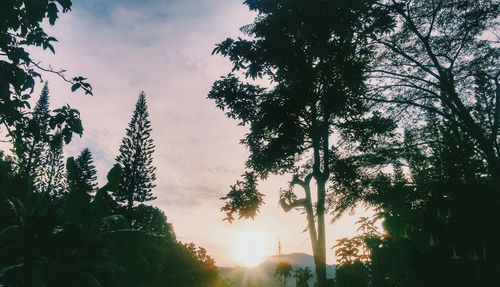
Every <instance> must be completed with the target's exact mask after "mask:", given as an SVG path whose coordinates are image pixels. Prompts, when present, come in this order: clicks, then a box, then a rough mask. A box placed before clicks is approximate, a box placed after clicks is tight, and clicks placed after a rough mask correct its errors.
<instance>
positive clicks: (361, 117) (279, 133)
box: [208, 1, 391, 287]
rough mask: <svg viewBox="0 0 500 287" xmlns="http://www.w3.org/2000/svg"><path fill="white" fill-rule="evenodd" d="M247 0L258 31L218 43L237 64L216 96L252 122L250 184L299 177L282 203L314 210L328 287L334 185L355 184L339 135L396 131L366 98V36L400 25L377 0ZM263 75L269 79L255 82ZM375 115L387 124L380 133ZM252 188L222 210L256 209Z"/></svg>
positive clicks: (315, 238) (310, 215) (258, 199)
mask: <svg viewBox="0 0 500 287" xmlns="http://www.w3.org/2000/svg"><path fill="white" fill-rule="evenodd" d="M245 4H247V6H248V7H249V8H250V10H253V11H255V12H256V13H257V15H258V16H257V17H256V18H255V21H254V22H253V23H252V24H250V25H247V26H244V27H243V28H242V29H241V30H242V31H243V32H244V33H245V34H246V36H248V37H246V38H238V39H226V40H225V41H223V42H221V43H219V44H217V45H216V47H215V49H214V51H213V53H217V54H221V55H222V56H225V57H227V58H229V60H230V61H231V63H232V66H233V68H232V71H231V74H229V75H227V76H225V77H222V78H221V79H220V80H218V81H216V82H215V83H214V84H213V86H212V90H211V91H210V92H209V94H208V98H210V99H213V100H214V101H215V104H216V106H217V107H218V108H220V109H221V110H223V111H225V113H226V115H227V116H228V117H229V118H232V119H235V120H237V121H238V122H239V125H243V126H248V127H249V132H248V133H247V134H246V135H245V138H244V139H242V141H241V143H242V144H244V145H245V146H246V147H247V148H248V149H249V151H250V156H249V158H248V160H247V162H246V166H247V168H248V169H249V170H250V171H249V172H248V173H246V174H245V175H244V177H247V178H250V179H251V180H252V183H249V184H247V186H249V187H253V186H254V184H253V180H255V177H261V178H265V177H267V176H268V175H270V174H276V173H279V174H283V173H293V174H294V177H293V180H292V181H291V188H290V189H289V190H288V191H287V192H288V195H290V196H284V197H283V196H282V200H281V201H280V204H281V206H282V207H283V209H284V210H285V211H289V210H291V209H292V208H302V209H304V210H305V213H306V217H307V222H308V226H307V229H308V231H309V233H310V238H311V244H312V247H313V248H312V250H313V253H314V256H315V259H316V260H315V263H316V264H317V265H316V273H317V277H318V280H319V286H320V287H323V286H325V285H326V269H325V268H326V267H325V264H326V262H325V260H326V249H325V244H326V243H325V240H326V239H325V209H326V195H327V192H329V190H327V182H328V181H329V180H331V181H334V182H335V183H336V184H340V185H342V183H347V182H349V180H341V179H340V178H341V176H340V173H339V176H332V174H334V173H335V167H338V165H335V163H336V161H337V159H338V158H340V155H341V151H344V150H341V148H346V147H347V146H345V145H342V144H341V143H340V142H341V141H332V140H331V137H333V135H337V136H342V135H343V133H342V132H340V131H342V130H344V131H345V133H347V134H349V132H348V131H347V129H344V127H346V128H347V126H348V125H347V123H351V122H352V123H354V122H358V123H359V124H360V125H363V126H366V129H365V131H369V132H367V133H365V134H366V136H367V137H370V136H376V135H378V134H384V133H386V132H387V130H388V128H389V127H387V125H381V124H380V122H382V121H379V119H380V117H378V118H375V117H374V116H373V115H370V114H367V113H366V112H367V109H366V106H365V105H364V103H363V101H362V100H361V97H360V96H361V95H362V94H364V93H365V89H364V83H363V82H364V79H365V76H364V71H365V69H366V67H367V64H368V61H369V56H370V55H371V47H370V46H369V45H368V44H367V38H366V36H367V35H371V34H377V33H380V32H381V31H383V30H385V29H386V28H387V27H390V25H391V22H390V21H389V20H390V19H389V18H388V17H385V16H384V15H383V14H382V13H379V10H378V8H377V6H376V5H374V2H373V1H310V2H308V3H307V5H305V3H304V2H303V1H246V2H245ZM237 74H241V75H242V76H243V77H244V78H245V79H244V80H242V79H240V78H239V77H238V76H237ZM257 79H258V80H259V82H264V83H266V84H267V86H266V87H265V88H264V87H261V86H259V85H257V84H255V81H253V80H257ZM368 122H372V123H379V125H378V127H379V129H378V131H376V129H374V128H372V127H370V126H371V124H367V123H368ZM334 131H335V132H334ZM345 133H344V134H345ZM358 134H359V133H358ZM361 134H363V133H362V132H361ZM368 135H370V136H368ZM343 139H346V140H347V141H348V139H347V137H345V138H343ZM332 145H335V146H334V148H333V149H332ZM346 150H354V149H352V148H351V147H349V148H348V149H346ZM339 161H340V159H339ZM249 174H254V176H251V177H249V176H248V175H249ZM312 179H314V180H315V181H316V183H317V186H318V188H317V194H316V198H317V202H313V201H312V196H311V190H310V181H311V180H312ZM295 185H298V186H301V187H302V188H303V189H304V193H305V196H304V197H303V198H298V196H297V195H296V194H295V193H294V192H295V191H294V190H293V189H292V187H293V186H295ZM244 187H245V184H243V183H242V182H239V183H237V184H236V185H234V186H232V187H231V191H230V193H229V194H228V196H226V197H223V199H225V200H227V203H226V205H225V206H224V207H223V208H222V210H223V211H224V212H226V216H227V217H226V218H227V219H228V220H229V221H232V220H233V213H239V215H240V217H253V216H255V214H256V213H257V211H258V208H259V206H260V204H262V203H263V200H262V195H261V194H260V193H257V192H258V191H257V189H256V188H255V189H253V188H252V190H253V193H254V196H248V195H245V196H243V194H245V191H248V190H250V189H246V188H244ZM249 199H250V200H249ZM249 209H250V210H249ZM252 210H253V211H252ZM316 224H317V226H316Z"/></svg>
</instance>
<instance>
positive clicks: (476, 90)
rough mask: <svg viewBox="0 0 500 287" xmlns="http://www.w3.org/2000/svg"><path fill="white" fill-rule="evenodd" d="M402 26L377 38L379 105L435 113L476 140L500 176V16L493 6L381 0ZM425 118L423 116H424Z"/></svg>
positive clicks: (487, 2)
mask: <svg viewBox="0 0 500 287" xmlns="http://www.w3.org/2000/svg"><path fill="white" fill-rule="evenodd" d="M380 5H381V6H383V7H384V9H386V11H387V12H388V13H389V14H390V15H391V16H392V17H393V18H394V19H395V21H396V23H397V25H396V26H395V29H394V30H393V31H392V32H391V33H388V34H385V35H380V36H379V37H376V38H375V39H374V42H375V43H376V44H377V45H378V47H379V49H378V51H379V53H378V55H377V63H376V65H374V68H373V71H372V74H371V78H372V81H371V83H372V85H373V86H372V93H371V94H372V99H374V100H375V101H376V102H378V103H379V105H378V107H379V108H382V109H384V107H386V108H389V109H393V110H395V111H396V112H397V113H401V114H403V115H405V114H406V115H410V117H411V116H413V118H414V119H415V115H418V116H422V115H424V116H425V113H427V112H430V113H433V114H434V115H435V116H437V117H440V118H442V119H444V120H446V121H447V122H448V123H449V124H450V125H452V126H453V127H454V128H456V129H459V130H460V131H461V132H462V133H465V134H467V135H468V136H469V137H470V138H471V140H472V141H471V143H472V144H473V146H474V148H476V149H478V150H479V151H480V153H479V155H480V156H481V158H483V159H484V160H485V161H486V162H487V164H488V173H489V176H491V177H492V178H496V180H498V177H499V175H500V135H499V121H500V117H499V113H500V100H499V98H500V83H499V80H500V79H499V76H500V70H499V69H498V60H499V56H500V53H499V48H498V43H499V40H498V24H499V22H498V17H499V15H500V4H499V3H498V1H491V0H481V1H472V0H457V1H435V0H421V1H380ZM417 119H418V118H417Z"/></svg>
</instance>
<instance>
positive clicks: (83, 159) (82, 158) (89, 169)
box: [75, 148, 97, 192]
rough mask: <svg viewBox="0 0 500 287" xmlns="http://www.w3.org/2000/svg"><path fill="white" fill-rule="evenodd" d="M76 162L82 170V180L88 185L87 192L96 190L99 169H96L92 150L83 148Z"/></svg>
mask: <svg viewBox="0 0 500 287" xmlns="http://www.w3.org/2000/svg"><path fill="white" fill-rule="evenodd" d="M75 162H76V165H77V166H78V168H79V169H80V170H81V173H82V175H81V176H82V180H83V182H84V183H85V185H86V186H87V190H88V191H87V192H92V191H94V190H95V189H96V187H97V182H96V180H97V175H96V174H97V171H96V169H95V166H94V163H93V160H92V153H91V152H90V150H89V149H88V148H85V149H83V150H82V152H81V153H80V155H79V156H78V158H77V159H76V161H75Z"/></svg>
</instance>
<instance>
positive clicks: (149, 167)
mask: <svg viewBox="0 0 500 287" xmlns="http://www.w3.org/2000/svg"><path fill="white" fill-rule="evenodd" d="M148 117H149V113H148V106H147V103H146V96H145V94H144V92H141V93H140V94H139V98H138V100H137V104H136V105H135V110H134V113H133V115H132V119H131V121H130V123H129V125H128V128H127V129H126V136H125V137H124V138H123V140H122V144H121V146H120V154H119V155H118V156H117V158H116V161H117V162H118V164H120V166H121V168H122V180H121V183H120V186H119V188H118V190H117V191H116V192H115V193H114V196H115V198H116V200H117V201H118V202H120V203H122V204H124V205H126V206H127V207H128V208H129V209H131V208H132V207H133V206H134V202H141V203H142V202H145V201H149V200H154V199H156V197H154V196H153V194H152V189H153V187H154V186H155V185H154V184H153V182H154V180H155V179H156V175H155V170H156V168H155V167H154V166H153V152H154V148H155V147H154V144H153V139H151V138H150V136H151V134H150V133H151V122H150V121H149V119H148Z"/></svg>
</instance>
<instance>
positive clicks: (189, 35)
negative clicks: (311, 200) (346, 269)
mask: <svg viewBox="0 0 500 287" xmlns="http://www.w3.org/2000/svg"><path fill="white" fill-rule="evenodd" d="M74 2H75V3H74V6H73V9H72V10H73V11H71V12H70V13H67V14H64V15H61V18H60V19H59V20H58V22H56V25H55V26H54V27H48V28H47V32H48V33H49V34H51V35H54V36H55V38H57V39H58V41H59V43H56V45H55V48H56V55H51V53H50V52H49V51H40V50H34V51H32V53H31V54H32V57H33V58H34V59H37V60H39V61H41V62H42V65H45V66H48V65H51V66H52V67H53V68H55V69H60V68H61V69H62V68H64V69H65V70H68V72H66V73H67V75H68V76H73V75H83V76H85V77H87V78H88V81H89V83H91V84H92V87H93V91H94V96H86V95H83V93H82V92H76V93H71V92H70V86H69V84H67V83H65V82H63V81H62V80H61V79H59V78H57V77H56V76H52V75H45V76H44V79H45V80H48V81H49V89H50V95H51V107H52V108H57V107H59V106H61V105H65V104H70V105H71V106H72V107H73V108H77V109H78V110H79V111H80V113H81V117H82V121H83V124H84V128H85V130H84V135H83V137H81V138H75V139H74V140H73V142H72V143H71V144H70V145H69V146H67V147H66V150H65V153H66V155H67V156H77V155H78V154H79V152H80V151H81V150H82V149H83V148H84V147H88V148H90V150H91V151H92V153H93V156H94V160H95V165H96V167H97V169H98V178H99V181H100V182H101V183H102V182H104V180H105V177H106V173H107V171H108V170H109V169H110V168H111V167H112V166H113V164H114V163H115V157H116V156H117V154H118V149H119V146H120V142H121V139H122V138H123V136H124V135H125V128H126V126H127V124H128V122H129V121H130V118H131V115H132V111H133V109H134V106H135V102H136V100H137V97H138V95H139V93H140V91H144V92H145V93H146V98H147V101H148V105H149V113H150V120H151V122H152V128H153V131H152V137H153V139H154V143H155V145H156V150H155V153H154V165H155V166H156V167H157V180H156V188H155V189H154V194H155V195H156V196H157V197H158V198H157V199H156V200H155V201H152V202H150V204H152V205H155V206H157V207H158V208H160V209H161V210H163V211H164V212H165V214H166V215H167V218H168V221H169V222H171V223H172V224H173V226H174V230H175V233H176V235H177V238H178V239H179V240H180V241H183V242H194V243H195V244H197V245H200V246H203V247H204V248H206V249H207V250H208V252H209V253H210V254H211V255H212V257H214V258H215V260H216V262H217V265H218V266H236V265H245V264H247V265H248V264H249V262H250V261H251V262H253V263H258V262H259V261H260V260H262V259H263V258H264V257H265V256H269V255H272V254H276V253H277V250H278V247H277V246H278V240H280V241H281V245H282V252H283V253H292V252H305V253H309V254H311V253H312V252H311V246H310V241H309V239H308V233H305V232H303V231H304V229H305V227H306V219H305V217H304V215H302V214H301V213H300V212H298V211H290V212H289V213H285V212H284V211H282V210H281V209H280V208H279V205H278V194H279V189H280V187H286V186H287V182H288V180H290V179H291V178H290V176H286V175H283V176H272V177H270V178H269V179H268V180H266V181H265V182H262V183H261V184H260V191H261V192H263V193H265V194H266V197H265V201H266V204H265V205H264V206H263V207H262V208H261V211H260V213H259V214H258V216H257V217H256V218H255V219H254V220H240V221H236V222H234V223H232V224H229V223H228V222H226V221H223V220H222V219H223V218H224V214H223V213H221V212H220V207H221V206H222V205H223V201H221V200H220V197H222V196H224V195H225V194H226V193H227V191H228V190H229V186H230V185H232V184H234V183H235V181H236V180H237V179H239V176H240V175H241V174H242V173H243V172H244V170H245V169H244V161H245V159H246V158H247V156H248V152H247V151H246V149H245V148H244V146H242V145H240V144H239V140H240V139H241V138H242V137H243V135H244V134H245V128H244V127H240V126H237V122H235V121H233V120H231V119H228V118H226V117H225V116H224V113H223V112H221V111H220V110H218V109H216V108H215V104H214V103H213V102H212V101H210V100H208V99H207V94H208V92H209V90H210V88H211V85H212V83H213V82H214V81H215V80H217V79H218V78H219V77H220V76H223V75H226V74H227V73H228V72H229V71H230V69H231V66H230V63H229V61H228V60H227V59H224V58H223V57H221V56H217V55H214V56H213V55H211V52H212V50H213V48H214V46H215V44H216V43H218V42H221V41H223V40H224V39H226V38H228V37H238V36H241V32H240V31H239V27H241V26H243V25H246V24H249V23H251V22H252V19H253V17H254V16H255V15H254V14H252V13H251V12H250V11H249V10H248V9H247V6H246V5H244V4H242V0H239V1H235V0H184V1H175V0H163V1H161V0H142V1H136V0H121V1H118V0H86V1H74ZM41 86H42V85H38V90H40V89H41ZM365 213H366V211H364V210H363V209H360V211H359V212H358V213H357V214H356V215H346V216H344V217H343V218H342V219H341V220H339V221H338V222H336V223H335V224H329V225H328V226H327V245H328V246H327V261H328V263H334V262H335V257H334V252H333V250H330V247H331V246H333V244H334V242H335V240H336V239H339V238H341V237H345V236H352V235H354V234H355V231H356V227H355V225H354V222H355V221H356V220H357V218H358V217H359V216H362V215H364V214H365ZM248 257H253V258H252V260H250V261H249V259H248Z"/></svg>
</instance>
